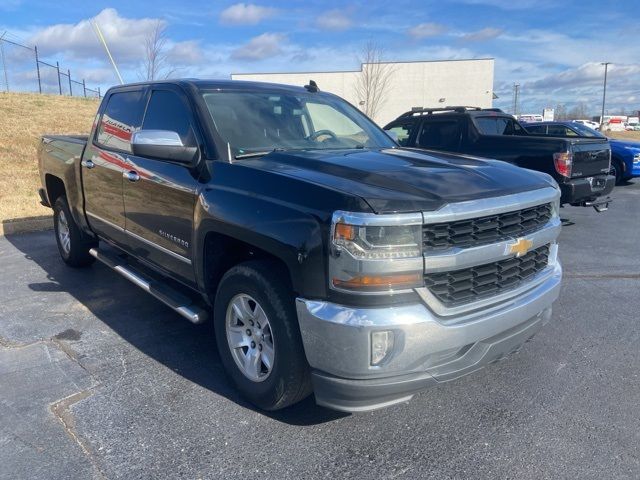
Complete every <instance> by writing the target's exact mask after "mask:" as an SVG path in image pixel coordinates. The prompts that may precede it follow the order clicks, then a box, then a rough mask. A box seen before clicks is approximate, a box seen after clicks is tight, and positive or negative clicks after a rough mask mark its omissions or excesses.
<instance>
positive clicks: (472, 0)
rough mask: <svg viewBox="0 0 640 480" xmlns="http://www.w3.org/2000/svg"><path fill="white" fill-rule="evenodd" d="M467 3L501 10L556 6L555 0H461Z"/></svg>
mask: <svg viewBox="0 0 640 480" xmlns="http://www.w3.org/2000/svg"><path fill="white" fill-rule="evenodd" d="M461 1H462V3H466V4H468V5H482V6H487V7H495V8H501V9H503V10H529V9H532V8H535V9H538V10H539V9H541V8H551V7H555V6H557V2H556V1H555V0H461Z"/></svg>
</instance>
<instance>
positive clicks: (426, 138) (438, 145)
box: [418, 120, 461, 150]
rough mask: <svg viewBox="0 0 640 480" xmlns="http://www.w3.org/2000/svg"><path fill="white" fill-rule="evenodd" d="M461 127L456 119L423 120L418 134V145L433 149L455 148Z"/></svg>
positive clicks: (458, 141)
mask: <svg viewBox="0 0 640 480" xmlns="http://www.w3.org/2000/svg"><path fill="white" fill-rule="evenodd" d="M460 138H461V129H460V123H459V122H458V120H437V121H433V122H431V121H429V122H424V123H423V124H422V130H421V131H420V135H419V136H418V146H420V147H423V148H433V149H435V150H455V149H457V148H458V147H459V146H460Z"/></svg>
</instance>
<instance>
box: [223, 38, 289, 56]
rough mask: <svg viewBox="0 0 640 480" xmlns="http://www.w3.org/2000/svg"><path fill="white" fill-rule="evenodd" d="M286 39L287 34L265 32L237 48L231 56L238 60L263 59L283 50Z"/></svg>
mask: <svg viewBox="0 0 640 480" xmlns="http://www.w3.org/2000/svg"><path fill="white" fill-rule="evenodd" d="M286 40H287V37H286V35H283V34H281V33H263V34H262V35H258V36H257V37H253V38H252V39H251V40H249V41H248V42H247V43H245V44H244V45H243V46H241V47H238V48H236V49H235V50H234V51H233V52H232V53H231V58H233V59H236V60H262V59H265V58H269V57H275V56H276V55H278V54H280V53H281V52H282V47H283V44H284V43H285V42H286Z"/></svg>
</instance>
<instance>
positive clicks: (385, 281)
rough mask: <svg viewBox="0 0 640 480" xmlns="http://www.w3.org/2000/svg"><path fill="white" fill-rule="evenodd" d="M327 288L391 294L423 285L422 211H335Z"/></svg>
mask: <svg viewBox="0 0 640 480" xmlns="http://www.w3.org/2000/svg"><path fill="white" fill-rule="evenodd" d="M329 274H330V286H331V288H333V289H335V290H343V291H349V292H359V293H393V292H397V291H400V290H407V289H411V288H415V287H419V286H422V284H423V260H422V214H420V213H410V214H394V215H375V214H365V213H349V212H341V211H338V212H335V213H334V215H333V224H332V228H331V256H330V260H329Z"/></svg>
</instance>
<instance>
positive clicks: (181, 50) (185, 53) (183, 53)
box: [167, 40, 204, 65]
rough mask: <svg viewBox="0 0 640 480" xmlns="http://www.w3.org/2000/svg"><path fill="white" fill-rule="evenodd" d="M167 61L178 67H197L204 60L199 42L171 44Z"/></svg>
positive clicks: (189, 41)
mask: <svg viewBox="0 0 640 480" xmlns="http://www.w3.org/2000/svg"><path fill="white" fill-rule="evenodd" d="M167 60H168V61H169V62H170V63H173V64H176V65H197V64H199V63H201V62H202V61H203V60H204V54H203V52H202V50H201V49H200V44H199V42H197V41H195V40H187V41H184V42H178V43H174V44H171V45H170V46H169V48H168V49H167Z"/></svg>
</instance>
